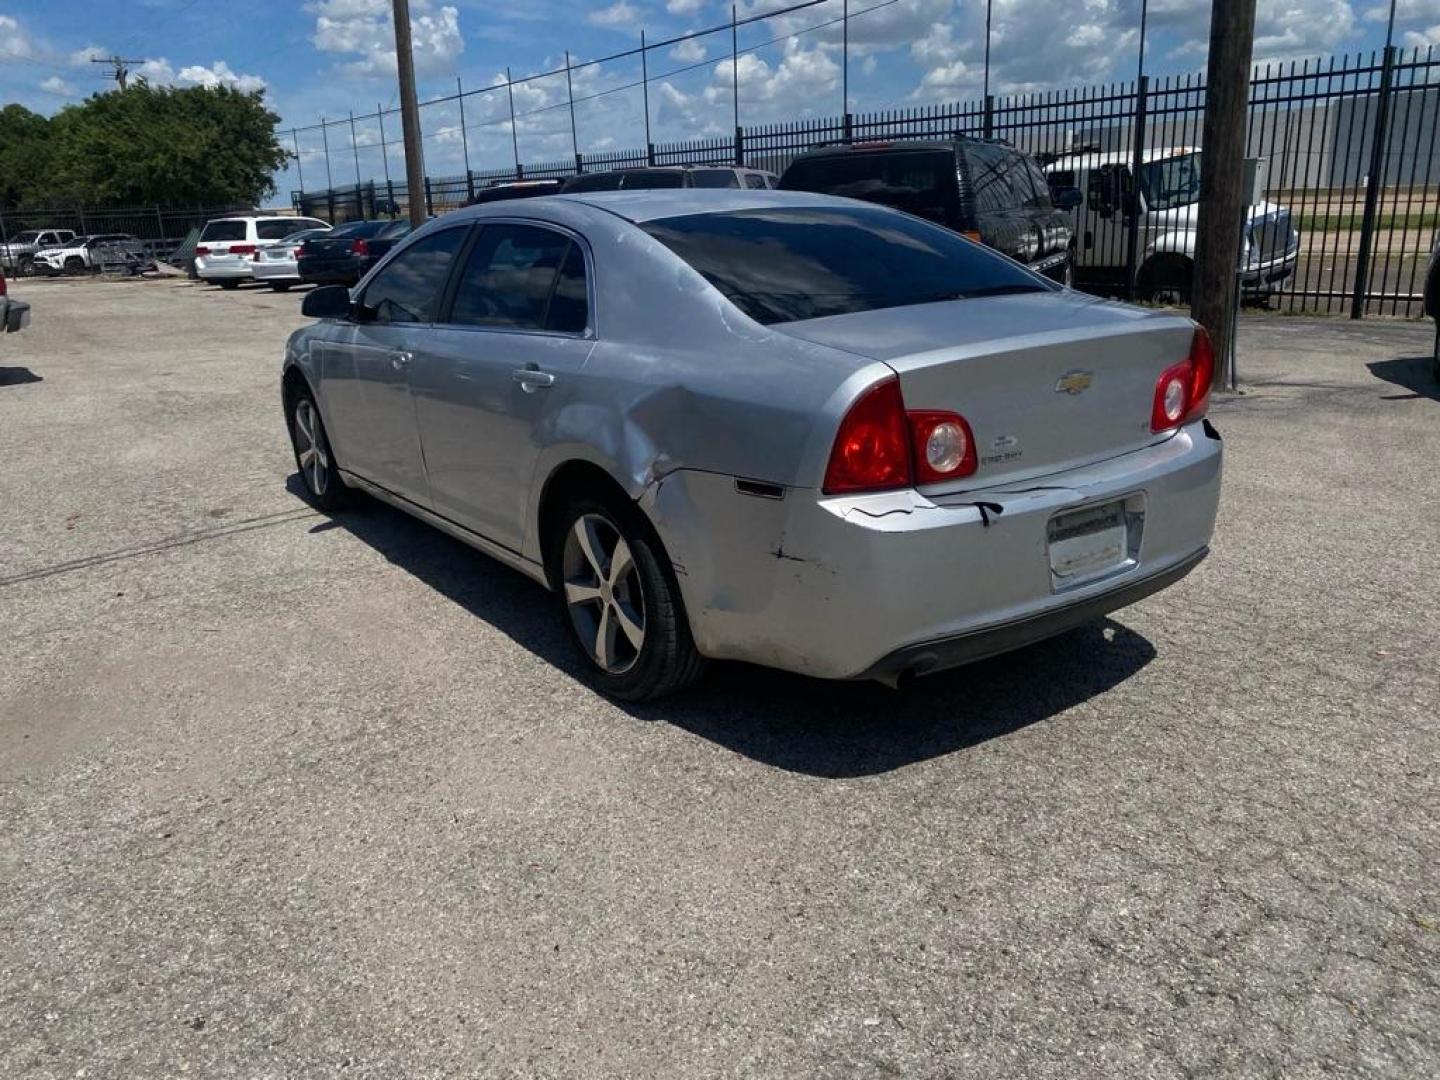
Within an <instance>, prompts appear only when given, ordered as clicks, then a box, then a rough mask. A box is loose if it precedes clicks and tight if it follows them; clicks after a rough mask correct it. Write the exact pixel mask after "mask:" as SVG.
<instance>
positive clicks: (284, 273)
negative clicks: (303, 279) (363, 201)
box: [250, 227, 330, 292]
mask: <svg viewBox="0 0 1440 1080" xmlns="http://www.w3.org/2000/svg"><path fill="white" fill-rule="evenodd" d="M329 232H330V229H329V228H328V227H327V228H324V229H301V230H300V231H299V232H293V233H291V234H290V235H289V236H286V237H284V238H283V239H282V240H281V241H280V242H279V243H277V244H274V245H272V246H270V247H267V248H260V249H259V250H258V251H256V252H255V264H254V266H253V267H252V268H251V271H250V274H251V276H252V277H253V278H254V279H255V280H256V281H258V282H260V284H262V285H269V286H270V288H272V289H274V290H275V291H276V292H284V291H285V290H286V289H289V288H292V287H294V286H296V285H299V284H300V260H299V258H298V256H297V255H296V253H297V252H298V251H299V250H300V245H301V244H303V243H305V241H306V240H314V239H316V238H318V237H321V236H325V235H326V234H328V233H329Z"/></svg>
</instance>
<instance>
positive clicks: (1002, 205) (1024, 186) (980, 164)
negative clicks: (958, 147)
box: [963, 143, 1035, 213]
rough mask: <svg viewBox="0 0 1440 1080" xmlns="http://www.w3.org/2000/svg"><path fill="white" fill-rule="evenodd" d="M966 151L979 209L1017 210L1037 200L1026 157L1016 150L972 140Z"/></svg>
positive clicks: (972, 186) (973, 192)
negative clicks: (1027, 170) (1031, 184)
mask: <svg viewBox="0 0 1440 1080" xmlns="http://www.w3.org/2000/svg"><path fill="white" fill-rule="evenodd" d="M963 153H964V154H965V159H966V161H967V162H968V163H969V165H970V189H971V193H972V194H973V195H974V198H975V208H976V209H977V210H978V211H980V212H981V213H986V212H990V213H996V212H999V211H1004V210H1015V209H1018V208H1019V207H1022V206H1028V205H1030V203H1032V202H1033V201H1034V199H1035V189H1034V188H1032V187H1031V186H1030V177H1029V174H1028V173H1027V172H1026V171H1025V160H1024V158H1022V157H1021V156H1020V155H1019V154H1017V153H1015V151H1013V150H1007V149H1005V148H1004V147H1003V146H995V145H993V144H990V143H972V144H969V145H966V146H965V149H964V151H963Z"/></svg>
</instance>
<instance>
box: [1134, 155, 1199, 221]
mask: <svg viewBox="0 0 1440 1080" xmlns="http://www.w3.org/2000/svg"><path fill="white" fill-rule="evenodd" d="M1140 190H1141V192H1142V193H1143V194H1144V196H1145V206H1146V207H1147V208H1148V209H1150V210H1173V209H1175V208H1176V207H1177V206H1188V205H1190V204H1191V203H1193V202H1197V201H1199V199H1200V155H1199V154H1181V155H1180V156H1179V157H1173V158H1166V159H1165V160H1164V161H1152V162H1149V163H1148V164H1145V165H1142V166H1140Z"/></svg>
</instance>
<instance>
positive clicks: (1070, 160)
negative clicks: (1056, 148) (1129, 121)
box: [1045, 146, 1200, 172]
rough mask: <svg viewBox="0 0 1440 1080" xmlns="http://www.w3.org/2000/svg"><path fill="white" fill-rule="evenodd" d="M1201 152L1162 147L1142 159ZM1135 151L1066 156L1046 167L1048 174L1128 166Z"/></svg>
mask: <svg viewBox="0 0 1440 1080" xmlns="http://www.w3.org/2000/svg"><path fill="white" fill-rule="evenodd" d="M1199 152H1200V148H1199V147H1198V146H1160V147H1155V148H1154V149H1151V150H1146V151H1145V153H1144V156H1143V157H1142V158H1141V159H1140V160H1141V161H1142V162H1143V163H1144V164H1147V165H1148V164H1149V163H1150V162H1152V161H1165V160H1168V159H1169V158H1173V157H1180V156H1182V155H1184V154H1197V153H1199ZM1134 153H1135V152H1134V151H1133V150H1113V151H1111V152H1109V153H1104V154H1102V153H1098V152H1096V153H1084V154H1066V155H1065V156H1064V157H1062V158H1056V159H1055V160H1054V161H1052V162H1051V163H1050V164H1049V165H1046V166H1045V171H1046V172H1061V171H1065V170H1071V169H1098V168H1100V166H1102V165H1128V164H1130V160H1131V158H1132V157H1134Z"/></svg>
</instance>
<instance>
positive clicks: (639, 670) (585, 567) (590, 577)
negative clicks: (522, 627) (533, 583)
mask: <svg viewBox="0 0 1440 1080" xmlns="http://www.w3.org/2000/svg"><path fill="white" fill-rule="evenodd" d="M557 528H558V532H557V533H556V535H555V536H554V537H553V539H552V543H551V544H550V550H551V552H552V553H553V554H552V560H553V565H552V568H551V573H552V580H553V581H554V582H555V583H556V585H557V587H558V592H559V595H560V607H561V610H562V613H563V616H564V619H565V626H566V628H567V629H568V630H569V633H570V640H571V642H572V643H573V644H574V646H575V648H576V649H577V650H578V651H579V653H580V655H581V657H582V658H583V662H584V664H585V667H586V670H587V673H588V675H589V678H590V681H591V682H592V683H593V684H594V685H595V686H596V688H597V689H599V690H600V692H601V693H603V694H605V695H607V696H608V697H612V698H617V699H619V700H621V701H654V700H655V699H657V698H662V697H666V696H668V695H670V694H674V693H676V692H677V691H679V690H682V689H684V688H685V687H686V686H689V685H690V684H691V683H692V682H694V681H695V679H696V678H698V677H699V675H700V672H701V670H702V669H703V667H704V660H703V659H702V658H701V656H700V654H699V652H698V651H696V649H695V642H694V639H693V638H692V637H691V636H690V624H689V622H688V621H687V620H686V617H685V609H684V605H683V604H682V603H681V599H680V590H679V588H678V586H677V585H676V583H675V579H674V575H673V573H672V572H671V570H670V568H669V565H668V563H667V562H666V561H665V559H664V555H663V552H662V550H661V548H660V544H659V540H658V538H656V537H655V535H654V533H653V531H652V530H651V529H650V528H649V527H648V525H647V523H646V522H645V521H644V519H643V518H641V517H640V515H639V513H638V512H637V511H636V510H635V509H634V508H632V507H629V506H620V505H618V504H617V505H612V504H610V503H608V502H602V501H599V500H597V499H591V498H582V499H577V500H576V501H575V502H574V503H572V504H571V505H570V507H569V509H568V510H567V511H566V512H565V514H563V515H562V516H561V518H560V521H559V524H558V526H557Z"/></svg>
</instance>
